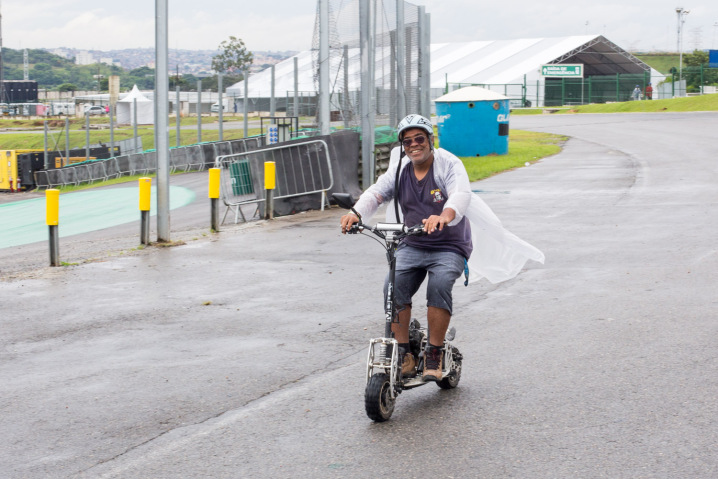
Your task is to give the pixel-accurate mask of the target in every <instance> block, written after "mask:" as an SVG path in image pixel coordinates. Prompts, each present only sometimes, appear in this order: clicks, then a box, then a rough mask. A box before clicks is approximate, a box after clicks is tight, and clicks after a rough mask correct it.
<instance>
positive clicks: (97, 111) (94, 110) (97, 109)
mask: <svg viewBox="0 0 718 479" xmlns="http://www.w3.org/2000/svg"><path fill="white" fill-rule="evenodd" d="M105 113H106V112H105V107H104V106H100V105H92V106H89V107H87V108H85V114H86V115H104V114H105Z"/></svg>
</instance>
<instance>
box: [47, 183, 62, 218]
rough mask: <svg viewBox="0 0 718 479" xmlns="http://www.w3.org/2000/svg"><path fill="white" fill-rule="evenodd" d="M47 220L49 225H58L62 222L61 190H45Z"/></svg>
mask: <svg viewBox="0 0 718 479" xmlns="http://www.w3.org/2000/svg"><path fill="white" fill-rule="evenodd" d="M45 199H46V205H47V208H46V211H45V213H46V214H45V220H46V223H47V225H48V226H57V225H58V224H59V222H60V190H45Z"/></svg>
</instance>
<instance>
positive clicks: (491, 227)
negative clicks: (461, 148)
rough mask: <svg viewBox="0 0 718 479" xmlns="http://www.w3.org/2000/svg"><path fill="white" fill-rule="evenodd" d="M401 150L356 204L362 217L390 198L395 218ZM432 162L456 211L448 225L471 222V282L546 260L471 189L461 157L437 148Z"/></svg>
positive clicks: (390, 216) (389, 214)
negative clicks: (502, 221) (395, 187)
mask: <svg viewBox="0 0 718 479" xmlns="http://www.w3.org/2000/svg"><path fill="white" fill-rule="evenodd" d="M400 154H401V148H400V147H397V148H394V149H393V150H392V152H391V158H390V161H389V168H388V170H387V172H386V173H384V174H383V175H381V176H380V177H379V178H378V180H377V182H376V183H375V184H373V185H372V186H370V187H369V188H368V189H367V190H366V191H365V192H364V193H363V194H362V195H361V197H360V198H359V200H358V201H357V203H356V205H354V209H355V210H357V212H358V213H359V214H360V215H362V218H365V219H368V218H371V217H372V216H373V215H374V213H376V210H377V209H378V208H379V205H381V204H383V203H385V202H389V203H388V205H387V208H386V221H388V222H396V219H395V213H394V204H393V200H392V198H393V196H394V182H395V178H396V169H397V167H398V165H399V157H400ZM410 161H411V160H410V159H409V158H408V157H404V158H403V159H402V162H401V168H402V169H403V168H404V167H405V166H406V165H408V164H409V163H410ZM433 166H434V180H435V181H436V183H437V184H438V185H439V186H440V187H441V189H442V190H443V191H444V192H446V194H447V196H448V199H447V201H446V204H445V205H444V208H451V209H453V210H454V211H455V212H456V217H455V218H454V220H453V221H452V222H451V223H449V226H454V225H455V224H457V223H458V222H459V221H461V219H462V218H463V217H464V216H466V218H467V219H468V220H469V222H470V223H471V241H472V243H473V248H474V249H473V252H472V253H471V257H470V258H469V282H470V283H472V282H474V281H478V280H479V279H481V278H486V279H487V280H489V281H490V282H492V283H500V282H501V281H506V280H508V279H511V278H513V277H515V276H516V275H517V274H519V272H520V271H521V269H522V268H523V267H524V265H525V264H526V262H527V261H528V260H534V261H538V262H539V263H543V262H544V254H543V253H542V252H541V251H540V250H538V249H537V248H535V247H534V246H532V245H530V244H528V243H527V242H526V241H524V240H522V239H521V238H519V237H518V236H516V235H515V234H513V233H511V232H510V231H508V230H507V229H506V228H504V227H503V225H502V224H501V220H499V218H498V217H497V216H496V215H495V214H494V212H493V211H491V208H489V206H488V205H487V204H486V203H484V200H482V199H481V198H480V197H479V196H478V195H476V194H475V193H473V192H472V191H471V184H470V183H469V178H468V176H467V174H466V169H465V168H464V166H463V164H462V163H461V160H459V159H458V158H457V157H456V156H454V155H452V154H451V153H449V152H448V151H446V150H443V149H441V148H437V149H436V150H434V163H433ZM399 214H401V209H400V210H399Z"/></svg>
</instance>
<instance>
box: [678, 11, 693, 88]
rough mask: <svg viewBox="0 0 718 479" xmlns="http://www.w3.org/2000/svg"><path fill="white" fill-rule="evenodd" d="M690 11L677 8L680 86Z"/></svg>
mask: <svg viewBox="0 0 718 479" xmlns="http://www.w3.org/2000/svg"><path fill="white" fill-rule="evenodd" d="M689 13H691V12H690V10H685V9H684V8H683V7H676V14H677V15H678V38H677V39H676V44H677V46H678V83H679V84H680V82H681V80H682V78H683V24H684V23H686V15H688V14H689Z"/></svg>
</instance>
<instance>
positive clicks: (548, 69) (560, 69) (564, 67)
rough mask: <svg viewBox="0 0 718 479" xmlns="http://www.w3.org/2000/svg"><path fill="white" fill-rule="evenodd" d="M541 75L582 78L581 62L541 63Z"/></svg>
mask: <svg viewBox="0 0 718 479" xmlns="http://www.w3.org/2000/svg"><path fill="white" fill-rule="evenodd" d="M541 75H542V76H545V77H568V78H583V65H582V64H581V63H564V64H561V65H543V66H542V67H541Z"/></svg>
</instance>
